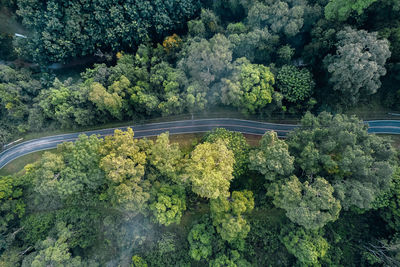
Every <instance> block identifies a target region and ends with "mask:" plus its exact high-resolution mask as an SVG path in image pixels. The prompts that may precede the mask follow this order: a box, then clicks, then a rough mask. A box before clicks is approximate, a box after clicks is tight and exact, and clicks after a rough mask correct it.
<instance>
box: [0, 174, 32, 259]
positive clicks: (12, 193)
mask: <svg viewBox="0 0 400 267" xmlns="http://www.w3.org/2000/svg"><path fill="white" fill-rule="evenodd" d="M22 182H23V181H22V180H21V179H20V178H17V177H11V176H0V254H2V253H3V251H4V250H5V249H6V248H7V247H8V245H10V244H9V243H10V241H12V240H13V239H14V238H15V234H16V233H17V232H19V231H18V230H17V232H14V231H15V229H18V226H19V220H20V219H21V218H22V217H23V216H24V214H25V209H26V208H25V207H26V204H25V203H24V200H23V198H22V196H23V190H22ZM13 232H14V234H13ZM9 235H11V237H12V238H11V240H10V238H7V236H9ZM9 240H10V241H9Z"/></svg>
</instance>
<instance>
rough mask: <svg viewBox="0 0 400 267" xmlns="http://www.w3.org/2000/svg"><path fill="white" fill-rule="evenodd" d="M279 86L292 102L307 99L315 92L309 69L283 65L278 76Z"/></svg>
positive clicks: (286, 97)
mask: <svg viewBox="0 0 400 267" xmlns="http://www.w3.org/2000/svg"><path fill="white" fill-rule="evenodd" d="M276 80H277V87H278V89H279V90H280V91H281V92H282V94H283V96H284V97H285V99H287V100H288V101H289V102H292V103H298V102H300V101H304V100H306V99H307V98H308V97H310V95H311V94H312V93H313V89H314V85H315V83H314V81H313V79H312V77H311V73H310V72H309V71H308V70H307V69H301V70H299V69H298V68H296V67H295V66H288V65H285V66H283V67H282V68H281V69H280V70H279V72H278V75H277V76H276Z"/></svg>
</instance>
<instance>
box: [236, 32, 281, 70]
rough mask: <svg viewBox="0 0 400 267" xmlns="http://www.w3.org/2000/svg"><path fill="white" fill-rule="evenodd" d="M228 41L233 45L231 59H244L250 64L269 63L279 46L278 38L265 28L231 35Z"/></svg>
mask: <svg viewBox="0 0 400 267" xmlns="http://www.w3.org/2000/svg"><path fill="white" fill-rule="evenodd" d="M228 39H229V41H230V42H231V43H232V45H233V57H234V58H241V57H245V58H247V59H248V60H249V61H250V62H252V63H269V62H270V61H271V55H272V54H273V53H274V50H275V49H276V47H277V45H278V44H279V36H278V35H276V34H273V33H271V32H270V31H269V30H268V28H267V27H265V28H263V29H258V28H256V29H254V30H251V31H248V32H242V33H232V34H230V35H228Z"/></svg>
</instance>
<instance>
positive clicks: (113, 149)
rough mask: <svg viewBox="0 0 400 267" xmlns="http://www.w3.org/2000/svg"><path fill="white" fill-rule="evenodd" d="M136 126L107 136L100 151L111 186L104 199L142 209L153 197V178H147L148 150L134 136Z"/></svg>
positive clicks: (115, 203) (135, 209) (121, 205)
mask: <svg viewBox="0 0 400 267" xmlns="http://www.w3.org/2000/svg"><path fill="white" fill-rule="evenodd" d="M133 136H134V134H133V130H132V129H131V128H128V130H127V131H125V132H124V131H121V130H115V132H114V135H113V136H107V137H106V138H105V141H104V145H103V147H102V148H101V149H100V153H101V154H102V155H103V157H102V159H101V161H100V168H101V169H103V170H104V171H105V173H106V178H107V179H108V189H107V191H106V193H104V194H102V196H101V197H102V199H109V200H110V201H111V203H112V204H113V205H115V206H117V207H120V208H122V209H127V210H129V211H132V212H135V211H140V210H141V209H142V208H143V206H144V204H145V203H146V202H147V200H148V199H149V197H150V195H149V193H148V188H149V186H150V184H149V182H148V181H146V180H144V172H145V164H146V153H145V151H144V149H143V146H142V145H141V144H140V142H142V141H138V140H137V139H134V138H133Z"/></svg>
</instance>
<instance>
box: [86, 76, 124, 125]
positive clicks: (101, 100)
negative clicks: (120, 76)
mask: <svg viewBox="0 0 400 267" xmlns="http://www.w3.org/2000/svg"><path fill="white" fill-rule="evenodd" d="M124 78H125V77H124ZM125 79H126V78H125ZM125 79H124V81H126V82H127V86H129V84H130V82H129V81H128V79H126V80H125ZM114 85H115V84H114ZM117 87H118V86H114V88H117ZM88 99H89V100H90V101H91V102H93V103H94V104H96V106H97V108H98V109H99V110H102V111H106V110H107V111H109V112H110V114H111V115H112V116H113V117H115V118H117V119H120V120H121V119H122V112H123V110H122V109H123V105H124V103H123V99H122V97H121V96H120V95H119V94H118V92H115V91H114V92H112V93H109V92H108V91H107V90H106V88H104V86H103V85H101V84H100V83H97V82H95V83H93V84H91V85H90V92H89V98H88Z"/></svg>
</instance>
